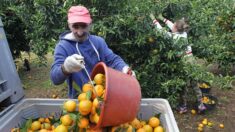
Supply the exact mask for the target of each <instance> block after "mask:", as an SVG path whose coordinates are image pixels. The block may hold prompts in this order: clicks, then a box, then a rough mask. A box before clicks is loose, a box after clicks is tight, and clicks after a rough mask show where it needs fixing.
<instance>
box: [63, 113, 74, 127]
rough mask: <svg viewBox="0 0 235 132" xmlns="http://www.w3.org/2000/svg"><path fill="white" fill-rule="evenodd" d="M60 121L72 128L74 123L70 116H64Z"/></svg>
mask: <svg viewBox="0 0 235 132" xmlns="http://www.w3.org/2000/svg"><path fill="white" fill-rule="evenodd" d="M60 121H61V123H62V124H63V125H65V126H70V125H71V124H72V122H73V120H72V118H71V117H70V115H64V116H62V117H61V118H60Z"/></svg>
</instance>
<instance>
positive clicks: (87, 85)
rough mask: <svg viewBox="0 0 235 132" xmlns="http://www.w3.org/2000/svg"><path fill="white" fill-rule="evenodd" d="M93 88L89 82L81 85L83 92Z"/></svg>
mask: <svg viewBox="0 0 235 132" xmlns="http://www.w3.org/2000/svg"><path fill="white" fill-rule="evenodd" d="M92 89H93V86H92V85H91V84H90V83H86V84H84V85H83V87H82V91H83V92H84V93H86V92H88V91H91V90H92Z"/></svg>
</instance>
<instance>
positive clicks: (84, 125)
mask: <svg viewBox="0 0 235 132" xmlns="http://www.w3.org/2000/svg"><path fill="white" fill-rule="evenodd" d="M88 125H89V120H88V119H87V118H81V119H80V120H79V122H78V126H79V128H87V127H88Z"/></svg>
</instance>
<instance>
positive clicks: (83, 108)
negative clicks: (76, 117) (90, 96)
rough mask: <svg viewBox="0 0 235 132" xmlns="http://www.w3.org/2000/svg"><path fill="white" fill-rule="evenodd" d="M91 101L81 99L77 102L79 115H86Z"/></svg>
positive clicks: (89, 110)
mask: <svg viewBox="0 0 235 132" xmlns="http://www.w3.org/2000/svg"><path fill="white" fill-rule="evenodd" d="M91 109H92V103H91V101H90V100H82V101H81V102H79V105H78V110H79V112H80V113H81V115H88V114H89V113H90V112H91Z"/></svg>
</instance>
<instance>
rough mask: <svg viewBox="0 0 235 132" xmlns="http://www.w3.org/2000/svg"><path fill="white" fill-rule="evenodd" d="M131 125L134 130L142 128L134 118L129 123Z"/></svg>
mask: <svg viewBox="0 0 235 132" xmlns="http://www.w3.org/2000/svg"><path fill="white" fill-rule="evenodd" d="M131 125H132V126H133V127H134V128H135V129H139V128H141V127H142V125H141V123H140V121H139V120H138V119H137V118H135V119H134V120H133V121H132V122H131Z"/></svg>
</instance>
